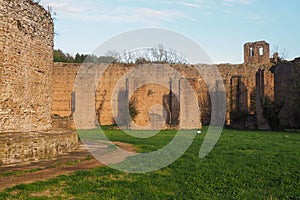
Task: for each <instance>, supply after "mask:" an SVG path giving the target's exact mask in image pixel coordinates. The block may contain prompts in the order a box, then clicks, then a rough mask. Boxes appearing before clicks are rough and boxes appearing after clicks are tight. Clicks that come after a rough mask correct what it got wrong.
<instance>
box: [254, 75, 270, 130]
mask: <svg viewBox="0 0 300 200" xmlns="http://www.w3.org/2000/svg"><path fill="white" fill-rule="evenodd" d="M265 98H269V99H270V100H271V101H274V74H272V73H271V71H269V70H266V71H265V70H261V69H259V70H258V71H257V73H256V118H257V126H258V129H259V130H271V128H270V126H269V124H268V121H267V119H265V118H264V113H263V102H264V101H265V100H266V99H265Z"/></svg>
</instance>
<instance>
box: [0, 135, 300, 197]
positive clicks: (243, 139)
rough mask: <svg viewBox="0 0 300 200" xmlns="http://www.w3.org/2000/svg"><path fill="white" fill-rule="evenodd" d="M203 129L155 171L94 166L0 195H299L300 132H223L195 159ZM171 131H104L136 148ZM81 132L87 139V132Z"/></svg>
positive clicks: (156, 144)
mask: <svg viewBox="0 0 300 200" xmlns="http://www.w3.org/2000/svg"><path fill="white" fill-rule="evenodd" d="M205 132H206V131H205V130H204V134H202V135H197V137H196V139H195V140H194V142H193V144H192V145H191V147H190V148H189V149H188V150H187V152H186V153H185V154H184V155H183V156H182V157H181V158H180V159H178V160H177V161H175V162H174V163H173V164H171V165H170V166H168V167H166V168H163V169H161V170H159V171H155V172H150V173H145V174H130V173H125V172H120V171H117V170H114V169H111V168H109V167H99V168H97V169H93V170H89V171H78V172H76V173H74V174H73V175H70V176H65V175H64V176H59V177H58V178H55V179H51V180H48V181H43V182H37V183H33V184H28V185H25V184H22V185H18V186H15V187H13V188H11V189H7V190H5V191H4V192H2V193H0V199H28V198H30V199H49V197H50V198H53V199H291V200H295V199H300V134H295V133H292V132H281V133H272V132H258V131H257V132H255V131H234V130H224V131H223V133H222V135H221V137H220V140H219V141H218V143H217V145H216V147H215V148H214V149H213V151H212V152H211V153H210V154H209V155H208V156H207V157H205V158H204V159H200V158H199V157H198V154H199V150H200V146H201V144H202V142H203V139H204V137H205ZM175 133H176V132H175V131H161V132H160V133H159V134H158V135H156V136H155V137H151V138H149V139H138V138H134V137H131V136H127V135H125V134H124V133H122V132H121V131H117V130H106V134H107V136H108V137H109V138H110V139H111V140H113V141H121V142H127V143H131V144H133V145H135V146H136V147H137V149H138V151H139V152H151V151H154V150H157V149H159V148H161V147H163V146H165V145H166V144H168V143H169V142H170V141H171V140H172V138H173V137H174V135H175ZM87 134H90V135H91V137H92V135H93V131H90V132H87Z"/></svg>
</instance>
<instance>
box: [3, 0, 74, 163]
mask: <svg viewBox="0 0 300 200" xmlns="http://www.w3.org/2000/svg"><path fill="white" fill-rule="evenodd" d="M53 36H54V31H53V20H52V18H51V15H50V13H49V12H48V11H46V10H45V9H44V8H43V7H41V6H39V5H38V4H36V3H33V2H32V1H31V0H25V1H15V0H0V165H1V164H10V163H16V162H26V161H35V160H39V159H44V158H49V157H52V156H55V155H58V154H61V153H64V152H67V151H70V150H72V149H74V148H75V147H76V144H77V136H76V134H74V133H72V132H69V131H63V132H62V131H51V128H52V125H51V124H52V120H51V105H52V88H51V78H52V69H53Z"/></svg>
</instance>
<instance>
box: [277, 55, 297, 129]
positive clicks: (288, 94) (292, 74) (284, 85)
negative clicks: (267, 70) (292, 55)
mask: <svg viewBox="0 0 300 200" xmlns="http://www.w3.org/2000/svg"><path fill="white" fill-rule="evenodd" d="M274 69H275V70H274V76H275V103H276V104H278V105H280V104H282V105H283V107H282V109H281V111H280V113H279V118H280V124H281V125H283V126H285V127H300V120H299V118H300V113H299V112H300V111H299V110H297V109H299V108H295V107H294V105H292V101H293V100H292V98H293V95H297V94H298V96H299V91H297V90H296V88H293V84H298V85H299V81H300V80H299V79H300V78H299V74H300V59H299V58H298V59H295V60H293V61H290V62H281V63H278V64H277V65H276V66H275V67H274ZM293 81H296V82H297V83H296V82H293ZM297 112H298V113H297Z"/></svg>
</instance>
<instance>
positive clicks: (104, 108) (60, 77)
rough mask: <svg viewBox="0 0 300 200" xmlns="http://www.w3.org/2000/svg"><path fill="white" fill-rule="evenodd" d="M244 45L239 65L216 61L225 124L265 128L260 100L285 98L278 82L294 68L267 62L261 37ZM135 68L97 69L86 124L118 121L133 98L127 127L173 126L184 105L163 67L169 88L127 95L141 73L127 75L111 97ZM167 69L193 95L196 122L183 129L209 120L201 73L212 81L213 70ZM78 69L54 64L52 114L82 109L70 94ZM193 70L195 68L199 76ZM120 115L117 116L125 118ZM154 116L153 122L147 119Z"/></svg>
mask: <svg viewBox="0 0 300 200" xmlns="http://www.w3.org/2000/svg"><path fill="white" fill-rule="evenodd" d="M244 48H245V52H244V54H245V63H244V64H219V65H217V68H218V70H219V72H220V75H221V77H222V79H223V83H224V86H225V93H226V97H227V100H226V121H225V123H226V124H227V125H230V126H231V127H233V128H236V129H260V130H270V126H269V124H268V121H267V120H266V119H265V118H264V114H263V105H262V102H263V100H264V99H265V98H269V99H270V100H272V101H274V100H275V102H279V101H280V102H282V101H284V102H288V101H289V100H287V99H288V96H289V95H286V93H288V92H290V91H289V90H288V89H287V86H286V84H285V83H284V82H286V81H287V80H289V78H288V77H291V76H292V74H293V73H294V71H295V70H293V69H294V68H295V67H294V68H293V67H289V66H294V65H293V64H291V63H290V62H286V64H277V65H275V64H274V63H271V59H270V57H269V56H270V53H269V44H268V43H266V42H265V41H261V42H254V43H246V44H245V45H244ZM260 48H263V50H260ZM249 51H253V56H252V57H251V56H250V57H249ZM258 55H259V57H258ZM84 65H90V67H91V66H93V65H96V64H91V63H89V64H84ZM282 65H284V66H282ZM287 65H288V66H287ZM155 66H156V65H155V64H152V66H148V68H149V69H150V71H149V72H147V75H148V76H151V73H153V71H152V72H151V69H154V68H155ZM135 67H137V65H134V64H111V65H110V66H109V67H108V68H107V69H106V70H105V71H104V72H103V74H102V77H101V79H100V80H96V81H97V87H96V88H95V91H96V92H93V91H91V95H90V98H91V99H93V100H94V102H93V103H92V104H90V105H95V107H94V108H93V110H92V111H91V113H90V114H89V116H91V115H92V113H96V114H95V115H93V116H92V118H91V119H90V124H89V126H90V127H93V126H94V124H95V123H98V122H99V124H101V125H111V124H114V123H115V120H116V119H117V120H120V116H121V118H122V116H123V115H124V116H127V115H126V113H125V114H124V112H125V111H124V109H125V108H126V105H127V106H128V102H134V106H135V109H136V110H137V111H138V113H137V116H136V118H135V120H134V121H135V124H133V125H131V124H127V126H128V127H130V128H136V127H139V128H141V127H144V128H146V129H155V126H158V127H161V125H160V124H156V125H155V124H153V123H155V121H156V122H157V121H160V122H161V121H163V122H164V125H163V127H164V128H170V127H176V125H178V123H180V120H179V117H180V106H182V105H183V104H184V103H183V102H181V100H180V99H177V98H176V95H175V94H176V93H177V94H178V80H177V81H176V80H173V79H172V77H170V76H169V75H168V73H167V71H166V72H161V74H163V76H162V77H160V81H162V82H164V83H166V84H165V85H168V84H167V83H169V86H164V87H162V86H161V85H156V84H147V85H144V86H143V87H140V88H137V89H136V90H135V91H134V93H133V94H132V95H129V96H128V92H129V91H132V90H133V89H130V87H133V85H134V84H137V83H138V82H143V81H145V80H143V77H131V78H130V79H128V80H127V81H128V82H127V84H128V86H127V87H129V89H128V88H127V89H125V88H126V83H125V81H124V80H123V83H122V84H123V86H122V88H123V93H122V95H123V97H122V98H123V100H122V102H121V100H120V99H118V98H113V91H114V88H115V87H116V84H117V83H118V81H120V79H122V77H123V76H125V74H126V73H128V72H129V71H131V70H132V69H133V68H135ZM168 67H170V68H172V69H174V70H175V71H177V72H178V73H180V74H181V75H182V76H183V77H184V78H185V79H186V80H188V82H189V84H190V85H191V86H192V87H193V90H194V91H195V93H196V96H197V98H198V103H199V107H200V108H201V117H200V120H201V122H200V123H199V124H197V123H196V124H197V125H195V124H193V125H190V126H188V127H187V128H196V127H198V128H199V127H201V126H202V124H204V125H206V124H209V123H210V120H211V108H210V106H211V105H210V95H209V93H208V88H207V85H206V83H205V81H204V80H203V76H206V78H208V80H211V81H214V80H215V78H216V77H215V74H213V73H211V72H210V71H209V70H208V71H206V69H208V68H209V67H210V66H209V65H179V64H178V65H168ZM79 68H80V64H75V63H68V64H66V63H54V70H53V79H52V84H53V107H52V114H54V115H59V116H72V114H73V112H74V109H75V107H76V106H75V104H77V105H78V106H77V107H79V108H80V107H82V106H80V104H81V103H79V102H77V98H76V94H75V93H74V83H75V77H76V74H77V72H78V70H79ZM96 68H97V67H96ZM197 68H198V69H200V70H201V75H200V74H199V71H198V70H197ZM271 69H276V70H275V72H274V70H273V71H271ZM97 73H99V72H97ZM164 73H165V74H164ZM145 76H146V74H145ZM283 79H284V80H283ZM172 80H173V81H172ZM94 81H95V80H94ZM98 81H99V82H98ZM132 84H133V85H132ZM274 85H275V86H274ZM284 91H285V92H284ZM124 95H125V96H124ZM179 96H180V95H179ZM283 98H284V99H283ZM124 99H125V101H124ZM112 101H113V102H116V101H117V103H116V105H117V108H115V110H117V111H116V112H117V113H119V114H117V116H115V117H114V115H113V108H112V105H111V102H112ZM83 103H86V102H83ZM285 104H287V103H285ZM154 105H160V106H162V107H163V108H164V110H165V111H163V109H161V108H159V109H158V111H157V113H156V114H158V115H153V113H152V111H151V108H152V107H153V106H154ZM92 107H93V106H92ZM170 108H171V109H170ZM289 109H290V108H289ZM289 109H287V105H286V106H285V107H284V108H283V110H282V111H281V113H280V116H283V117H281V118H282V119H281V121H282V123H283V124H284V123H285V124H287V122H286V120H288V118H289V117H288V116H289V115H287V114H284V113H287V110H289ZM125 110H126V109H125ZM120 113H123V114H120ZM151 113H152V114H151ZM124 116H123V119H125V118H126V117H124ZM284 116H285V117H284ZM154 118H156V119H157V120H154V121H153V119H154ZM284 118H286V119H284ZM181 120H184V119H181ZM190 120H191V119H190ZM125 121H126V120H125ZM188 121H189V120H188ZM123 123H125V122H123ZM151 123H152V124H151ZM121 124H122V123H121ZM136 125H137V126H136Z"/></svg>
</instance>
